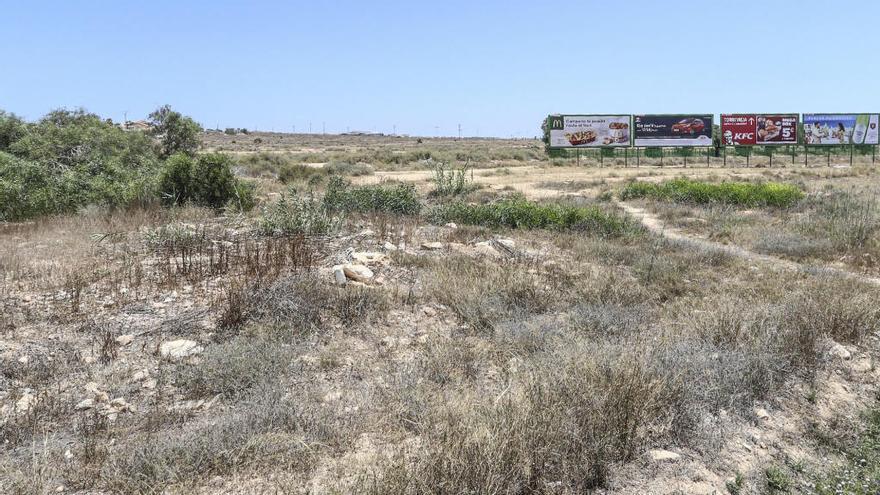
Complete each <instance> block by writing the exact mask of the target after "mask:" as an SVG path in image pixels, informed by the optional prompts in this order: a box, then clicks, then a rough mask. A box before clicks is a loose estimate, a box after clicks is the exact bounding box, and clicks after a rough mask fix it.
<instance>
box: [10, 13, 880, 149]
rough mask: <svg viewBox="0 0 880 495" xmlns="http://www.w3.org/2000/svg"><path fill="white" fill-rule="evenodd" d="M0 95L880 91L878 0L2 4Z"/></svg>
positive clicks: (339, 104)
mask: <svg viewBox="0 0 880 495" xmlns="http://www.w3.org/2000/svg"><path fill="white" fill-rule="evenodd" d="M0 8H2V12H3V13H2V16H0V25H2V29H3V40H4V43H5V47H4V50H3V58H2V62H0V67H2V71H0V73H2V76H0V108H3V109H5V110H7V111H12V112H15V113H17V114H19V115H22V116H24V117H26V118H28V119H35V118H38V117H39V116H41V115H42V114H44V113H45V112H47V111H48V110H50V109H53V108H58V107H79V106H82V107H85V108H86V109H88V110H90V111H93V112H96V113H99V114H101V115H104V116H109V117H112V118H113V119H114V120H121V119H122V117H123V112H125V111H127V112H128V117H129V119H137V118H143V117H144V116H145V115H146V114H147V113H149V111H150V110H152V109H153V108H155V107H157V106H159V105H161V104H164V103H169V104H171V105H172V106H173V107H174V108H175V109H178V110H180V111H182V112H184V113H186V114H189V115H192V116H193V117H194V118H196V120H198V121H199V122H201V123H202V124H204V125H206V126H209V127H214V126H215V125H218V124H219V125H220V127H247V128H254V127H257V128H258V129H260V130H271V129H275V130H279V131H280V130H284V131H290V130H292V128H293V126H294V125H295V126H296V130H297V131H298V132H299V131H303V130H307V129H308V125H309V122H310V121H311V123H312V130H313V131H318V132H319V131H320V130H321V126H322V122H326V128H327V131H328V132H340V131H342V132H344V131H345V130H346V129H351V130H373V131H380V132H391V130H392V126H394V125H396V126H397V131H398V132H401V133H409V134H420V135H433V134H434V133H435V128H436V129H438V130H439V133H440V134H443V135H454V134H456V133H457V125H458V124H461V125H462V128H463V134H465V135H476V134H477V133H479V135H482V136H487V135H492V136H510V135H516V136H534V135H536V134H538V132H539V130H538V126H539V124H540V121H541V119H542V118H543V117H544V116H545V115H546V114H548V113H603V112H604V113H654V112H664V113H665V112H668V113H678V112H714V113H716V114H718V113H722V112H749V111H758V112H760V111H767V112H813V111H816V112H830V111H845V112H852V111H870V110H873V111H878V108H880V95H878V87H880V63H878V62H880V40H878V36H877V34H878V28H877V23H878V21H880V2H877V1H876V0H870V1H868V0H866V1H832V0H824V1H813V0H808V1H774V0H764V1H747V0H742V1H740V2H718V1H708V0H705V1H702V2H697V1H693V2H675V1H671V0H668V1H665V2H661V1H648V0H643V1H614V0H604V1H584V2H578V1H575V0H570V1H565V2H539V1H532V2H524V1H515V0H508V1H503V2H502V1H495V0H486V1H480V0H469V1H457V0H443V1H439V0H438V1H431V2H418V1H409V2H402V1H399V2H398V1H387V2H369V1H366V0H364V1H347V0H346V1H334V2H329V1H328V2H322V1H317V0H315V1H309V2H296V1H294V2H281V1H253V2H242V1H236V2H226V1H188V2H184V1H164V0H163V1H149V2H134V1H116V2H112V1H105V2H98V1H85V0H84V1H56V2H45V1H39V0H37V1H32V2H18V1H11V0H7V1H4V2H3V4H0Z"/></svg>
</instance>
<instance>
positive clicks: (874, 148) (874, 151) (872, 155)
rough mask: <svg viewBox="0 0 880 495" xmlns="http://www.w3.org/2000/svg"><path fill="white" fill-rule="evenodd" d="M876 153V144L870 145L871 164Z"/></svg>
mask: <svg viewBox="0 0 880 495" xmlns="http://www.w3.org/2000/svg"><path fill="white" fill-rule="evenodd" d="M876 155H877V145H876V144H875V145H874V146H871V165H873V164H874V157H875V156H876Z"/></svg>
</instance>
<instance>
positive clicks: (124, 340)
mask: <svg viewBox="0 0 880 495" xmlns="http://www.w3.org/2000/svg"><path fill="white" fill-rule="evenodd" d="M132 340H134V335H132V334H126V335H120V336H119V337H116V343H117V344H119V345H128V344H131V341H132Z"/></svg>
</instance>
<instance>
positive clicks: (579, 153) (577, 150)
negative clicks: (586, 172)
mask: <svg viewBox="0 0 880 495" xmlns="http://www.w3.org/2000/svg"><path fill="white" fill-rule="evenodd" d="M574 151H575V153H576V154H577V166H578V167H580V166H581V150H580V149H576V150H574Z"/></svg>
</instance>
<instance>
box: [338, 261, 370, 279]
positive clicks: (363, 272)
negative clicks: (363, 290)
mask: <svg viewBox="0 0 880 495" xmlns="http://www.w3.org/2000/svg"><path fill="white" fill-rule="evenodd" d="M333 270H334V272H335V271H336V267H333ZM342 272H343V273H344V274H345V277H346V278H348V279H349V280H354V281H355V282H369V281H370V279H371V278H373V270H370V269H369V268H367V267H366V266H364V265H355V264H347V265H342Z"/></svg>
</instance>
